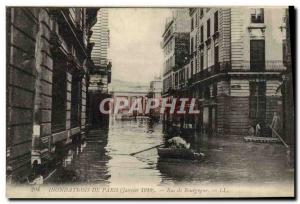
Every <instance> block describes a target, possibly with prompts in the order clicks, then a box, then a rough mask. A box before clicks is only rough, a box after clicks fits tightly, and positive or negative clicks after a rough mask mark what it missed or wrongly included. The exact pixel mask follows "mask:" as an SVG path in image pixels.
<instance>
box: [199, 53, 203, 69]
mask: <svg viewBox="0 0 300 204" xmlns="http://www.w3.org/2000/svg"><path fill="white" fill-rule="evenodd" d="M203 68H204V57H203V52H201V54H200V70H201V71H202V70H203Z"/></svg>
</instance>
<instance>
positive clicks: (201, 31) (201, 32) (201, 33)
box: [200, 25, 203, 43]
mask: <svg viewBox="0 0 300 204" xmlns="http://www.w3.org/2000/svg"><path fill="white" fill-rule="evenodd" d="M200 42H201V43H203V25H202V26H201V28H200Z"/></svg>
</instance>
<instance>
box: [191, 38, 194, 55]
mask: <svg viewBox="0 0 300 204" xmlns="http://www.w3.org/2000/svg"><path fill="white" fill-rule="evenodd" d="M193 52H194V38H193V37H192V38H191V54H193Z"/></svg>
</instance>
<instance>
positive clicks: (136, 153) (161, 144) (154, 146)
mask: <svg viewBox="0 0 300 204" xmlns="http://www.w3.org/2000/svg"><path fill="white" fill-rule="evenodd" d="M163 145H165V144H160V145H155V146H154V147H149V148H147V149H144V150H141V151H138V152H134V153H131V154H129V155H131V156H133V155H136V154H138V153H142V152H146V151H148V150H150V149H154V148H156V147H161V146H163Z"/></svg>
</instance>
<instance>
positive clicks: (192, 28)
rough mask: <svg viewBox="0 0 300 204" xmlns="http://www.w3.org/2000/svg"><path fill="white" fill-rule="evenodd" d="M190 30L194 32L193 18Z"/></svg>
mask: <svg viewBox="0 0 300 204" xmlns="http://www.w3.org/2000/svg"><path fill="white" fill-rule="evenodd" d="M191 30H192V31H193V30H194V17H192V18H191Z"/></svg>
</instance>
